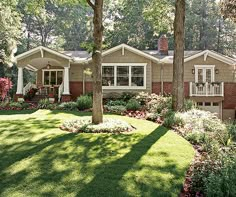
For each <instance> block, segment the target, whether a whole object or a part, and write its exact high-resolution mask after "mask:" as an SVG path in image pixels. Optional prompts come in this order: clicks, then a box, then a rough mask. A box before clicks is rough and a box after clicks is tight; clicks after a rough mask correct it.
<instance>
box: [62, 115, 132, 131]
mask: <svg viewBox="0 0 236 197" xmlns="http://www.w3.org/2000/svg"><path fill="white" fill-rule="evenodd" d="M60 128H61V129H62V130H65V131H69V132H72V133H122V132H129V131H132V130H133V127H132V126H131V125H130V124H128V123H127V122H125V121H122V120H118V119H111V118H106V119H104V121H103V123H101V124H98V125H94V124H92V121H91V117H82V118H79V119H77V120H69V121H66V122H64V123H63V124H62V125H61V126H60Z"/></svg>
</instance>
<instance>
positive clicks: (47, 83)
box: [44, 71, 50, 85]
mask: <svg viewBox="0 0 236 197" xmlns="http://www.w3.org/2000/svg"><path fill="white" fill-rule="evenodd" d="M49 83H50V75H49V71H45V72H44V85H50V84H49Z"/></svg>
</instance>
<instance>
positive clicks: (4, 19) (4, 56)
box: [0, 2, 22, 66]
mask: <svg viewBox="0 0 236 197" xmlns="http://www.w3.org/2000/svg"><path fill="white" fill-rule="evenodd" d="M21 33H22V30H21V17H20V14H19V13H17V12H16V11H15V10H14V7H13V6H9V5H6V4H4V2H0V62H4V63H6V64H9V65H12V61H13V55H14V53H15V52H16V51H15V49H16V45H17V43H18V41H19V39H20V36H21ZM0 66H2V64H1V65H0Z"/></svg>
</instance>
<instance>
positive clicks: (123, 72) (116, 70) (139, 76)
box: [102, 63, 146, 89]
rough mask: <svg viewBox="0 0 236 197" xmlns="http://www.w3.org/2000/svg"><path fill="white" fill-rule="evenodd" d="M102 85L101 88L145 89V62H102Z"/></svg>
mask: <svg viewBox="0 0 236 197" xmlns="http://www.w3.org/2000/svg"><path fill="white" fill-rule="evenodd" d="M102 85H103V89H125V88H128V89H145V88H146V64H143V63H141V64H140V63H132V64H130V63H114V64H113V63H108V64H103V66H102Z"/></svg>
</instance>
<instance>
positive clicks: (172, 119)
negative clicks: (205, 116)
mask: <svg viewBox="0 0 236 197" xmlns="http://www.w3.org/2000/svg"><path fill="white" fill-rule="evenodd" d="M163 125H164V126H165V127H168V128H172V127H174V126H181V125H183V120H182V118H181V117H180V116H178V115H177V114H175V113H174V112H172V111H169V112H168V113H167V114H166V116H165V119H164V122H163Z"/></svg>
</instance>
